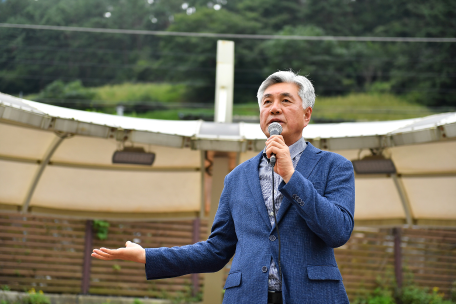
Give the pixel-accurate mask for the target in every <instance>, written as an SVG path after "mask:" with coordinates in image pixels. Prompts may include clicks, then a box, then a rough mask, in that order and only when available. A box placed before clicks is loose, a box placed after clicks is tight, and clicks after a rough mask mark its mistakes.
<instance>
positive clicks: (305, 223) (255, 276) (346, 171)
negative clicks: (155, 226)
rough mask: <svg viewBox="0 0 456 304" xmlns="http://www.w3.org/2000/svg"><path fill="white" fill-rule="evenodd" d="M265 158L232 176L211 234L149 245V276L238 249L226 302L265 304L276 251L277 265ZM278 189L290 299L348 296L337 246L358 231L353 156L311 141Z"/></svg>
mask: <svg viewBox="0 0 456 304" xmlns="http://www.w3.org/2000/svg"><path fill="white" fill-rule="evenodd" d="M261 157H262V153H260V154H258V155H257V156H256V157H254V158H252V159H250V160H248V161H246V162H244V163H242V164H241V165H239V166H238V167H236V168H235V169H234V170H233V171H232V172H231V173H230V174H228V175H227V176H226V178H225V187H224V189H223V192H222V195H221V197H220V202H219V207H218V210H217V213H216V216H215V219H214V223H213V226H212V233H211V235H210V236H209V238H208V239H207V241H204V242H199V243H196V244H193V245H188V246H182V247H173V248H148V249H146V276H147V279H162V278H168V277H174V276H180V275H184V274H189V273H200V272H215V271H219V270H220V269H222V268H223V267H224V266H225V265H226V264H227V263H228V262H229V260H230V259H231V257H232V256H233V255H234V259H233V262H232V265H231V269H230V273H229V275H228V278H227V280H226V283H225V287H224V288H225V289H226V290H225V296H224V300H223V303H226V304H228V303H230V304H231V303H232V304H240V303H248V304H252V303H255V304H256V303H260V304H266V303H267V291H268V273H269V266H270V261H271V257H272V258H273V259H274V261H275V262H276V264H277V256H278V240H277V239H276V238H277V230H276V229H275V225H274V226H271V224H270V221H269V217H268V214H267V209H266V206H265V203H264V199H263V195H262V192H261V187H260V181H259V177H258V166H259V163H260V160H261ZM279 191H281V193H283V196H284V198H283V201H282V205H281V207H280V209H279V211H278V214H277V222H278V223H279V225H280V237H281V251H282V253H281V265H282V273H283V275H282V281H283V286H282V295H283V300H284V303H286V304H292V303H293V304H303V303H309V304H316V303H322V304H328V303H348V298H347V294H346V292H345V288H344V285H343V283H342V276H341V274H340V272H339V269H338V268H337V264H336V260H335V258H334V250H333V248H335V247H339V246H342V245H343V244H345V243H346V242H347V241H348V239H349V238H350V235H351V233H352V230H353V225H354V221H353V215H354V208H355V186H354V173H353V167H352V164H351V162H350V161H348V160H347V159H345V158H344V157H342V156H340V155H338V154H335V153H331V152H326V151H322V150H319V149H317V148H315V147H313V146H312V145H311V144H310V143H307V148H306V149H305V150H304V152H303V154H302V155H301V159H300V160H299V162H298V164H297V166H296V170H295V173H294V174H293V176H292V177H291V179H290V180H289V182H288V183H287V184H285V183H284V182H282V183H281V184H280V185H279ZM272 235H274V236H275V237H276V238H274V237H271V238H270V236H272Z"/></svg>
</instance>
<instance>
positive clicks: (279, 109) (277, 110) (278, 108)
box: [270, 101, 282, 114]
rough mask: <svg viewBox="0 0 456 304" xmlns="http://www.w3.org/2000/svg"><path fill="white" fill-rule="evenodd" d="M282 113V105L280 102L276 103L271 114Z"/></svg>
mask: <svg viewBox="0 0 456 304" xmlns="http://www.w3.org/2000/svg"><path fill="white" fill-rule="evenodd" d="M281 112H282V104H281V103H280V101H274V102H273V103H272V106H271V108H270V113H271V114H280V113H281Z"/></svg>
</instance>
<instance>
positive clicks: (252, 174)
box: [245, 151, 271, 229]
mask: <svg viewBox="0 0 456 304" xmlns="http://www.w3.org/2000/svg"><path fill="white" fill-rule="evenodd" d="M262 156H263V151H261V152H260V154H258V155H257V156H256V157H254V158H252V159H250V160H249V163H248V165H247V166H246V167H245V174H246V176H247V177H248V178H247V180H249V181H250V182H249V183H248V184H249V187H250V191H251V192H252V196H253V200H254V204H255V205H256V206H257V208H258V212H259V213H260V215H261V217H262V218H263V221H264V222H265V224H266V225H267V226H268V227H269V229H270V228H271V222H269V217H268V210H267V208H266V205H265V204H264V198H263V192H262V191H261V185H260V177H259V171H258V167H259V165H260V161H261V157H262Z"/></svg>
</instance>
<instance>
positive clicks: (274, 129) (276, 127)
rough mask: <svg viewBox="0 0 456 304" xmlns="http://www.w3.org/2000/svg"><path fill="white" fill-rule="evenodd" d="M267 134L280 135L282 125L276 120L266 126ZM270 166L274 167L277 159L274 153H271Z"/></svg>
mask: <svg viewBox="0 0 456 304" xmlns="http://www.w3.org/2000/svg"><path fill="white" fill-rule="evenodd" d="M268 132H269V136H272V135H280V134H281V133H282V126H281V125H280V124H279V123H278V122H273V123H272V124H270V125H269V126H268ZM269 161H270V163H271V166H272V167H274V166H275V163H276V161H277V158H276V156H275V154H274V153H272V154H271V159H270V160H269Z"/></svg>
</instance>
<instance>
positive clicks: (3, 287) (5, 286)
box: [1, 285, 11, 291]
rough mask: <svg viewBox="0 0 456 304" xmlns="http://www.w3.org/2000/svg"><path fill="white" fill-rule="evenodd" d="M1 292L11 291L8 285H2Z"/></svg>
mask: <svg viewBox="0 0 456 304" xmlns="http://www.w3.org/2000/svg"><path fill="white" fill-rule="evenodd" d="M1 290H4V291H10V290H11V289H10V287H9V286H8V285H2V287H1Z"/></svg>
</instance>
